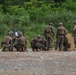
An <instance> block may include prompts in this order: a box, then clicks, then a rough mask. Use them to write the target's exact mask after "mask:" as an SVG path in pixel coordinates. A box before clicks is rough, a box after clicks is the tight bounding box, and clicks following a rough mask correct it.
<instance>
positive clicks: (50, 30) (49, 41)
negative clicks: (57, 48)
mask: <svg viewBox="0 0 76 75" xmlns="http://www.w3.org/2000/svg"><path fill="white" fill-rule="evenodd" d="M44 36H45V39H46V48H47V50H49V49H50V48H51V49H52V46H53V38H54V27H53V23H49V25H48V26H47V27H46V29H45V30H44Z"/></svg>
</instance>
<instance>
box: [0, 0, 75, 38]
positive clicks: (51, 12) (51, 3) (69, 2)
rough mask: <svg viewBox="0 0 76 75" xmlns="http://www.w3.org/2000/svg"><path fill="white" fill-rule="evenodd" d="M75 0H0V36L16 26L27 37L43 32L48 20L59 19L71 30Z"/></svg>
mask: <svg viewBox="0 0 76 75" xmlns="http://www.w3.org/2000/svg"><path fill="white" fill-rule="evenodd" d="M74 19H76V0H0V36H1V37H0V38H3V37H4V36H5V35H6V34H7V33H8V32H9V31H10V30H13V29H14V28H15V27H17V28H18V29H19V30H21V31H22V32H24V35H27V36H28V37H29V40H30V39H32V38H33V37H35V36H36V35H37V34H41V35H42V34H43V31H44V29H45V27H46V25H47V24H48V23H49V22H53V23H54V27H55V31H56V28H57V26H58V23H59V22H60V21H62V22H63V24H64V26H65V27H66V28H67V29H68V31H69V32H72V28H73V21H74Z"/></svg>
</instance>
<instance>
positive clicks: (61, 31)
mask: <svg viewBox="0 0 76 75" xmlns="http://www.w3.org/2000/svg"><path fill="white" fill-rule="evenodd" d="M67 33H68V31H67V30H66V29H65V28H64V26H63V23H62V22H60V23H59V27H58V29H57V34H56V39H57V41H56V48H55V50H57V48H59V50H60V51H61V50H64V47H63V46H64V45H63V44H64V39H65V36H66V35H67Z"/></svg>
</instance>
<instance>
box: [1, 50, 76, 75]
mask: <svg viewBox="0 0 76 75" xmlns="http://www.w3.org/2000/svg"><path fill="white" fill-rule="evenodd" d="M0 75H76V51H68V52H57V51H48V52H47V51H46V52H43V51H41V52H31V51H30V52H0Z"/></svg>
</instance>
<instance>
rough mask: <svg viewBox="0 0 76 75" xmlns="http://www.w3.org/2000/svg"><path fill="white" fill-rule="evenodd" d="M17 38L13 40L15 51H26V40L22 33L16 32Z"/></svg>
mask: <svg viewBox="0 0 76 75" xmlns="http://www.w3.org/2000/svg"><path fill="white" fill-rule="evenodd" d="M18 35H19V36H18V37H17V38H16V39H15V42H16V44H15V45H14V47H15V48H16V49H17V51H26V48H27V40H26V38H25V37H24V36H23V34H22V32H20V31H19V32H18Z"/></svg>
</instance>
